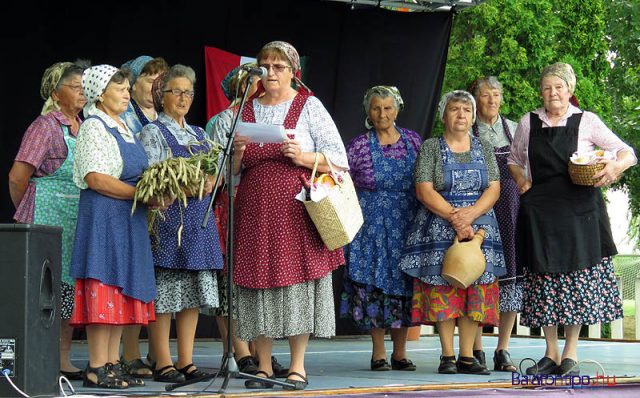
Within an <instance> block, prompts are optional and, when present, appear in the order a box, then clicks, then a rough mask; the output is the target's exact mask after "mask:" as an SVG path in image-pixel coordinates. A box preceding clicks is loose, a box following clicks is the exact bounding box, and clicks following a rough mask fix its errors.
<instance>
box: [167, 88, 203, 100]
mask: <svg viewBox="0 0 640 398" xmlns="http://www.w3.org/2000/svg"><path fill="white" fill-rule="evenodd" d="M162 92H163V93H171V94H173V95H175V96H176V97H180V96H182V95H184V96H185V97H187V98H193V96H194V95H195V94H196V93H195V92H194V91H191V90H180V89H178V88H173V89H171V90H163V91H162Z"/></svg>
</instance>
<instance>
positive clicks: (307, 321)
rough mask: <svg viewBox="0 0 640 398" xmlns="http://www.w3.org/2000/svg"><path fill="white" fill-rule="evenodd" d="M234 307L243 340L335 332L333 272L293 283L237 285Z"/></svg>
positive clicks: (315, 335) (319, 335) (325, 335)
mask: <svg viewBox="0 0 640 398" xmlns="http://www.w3.org/2000/svg"><path fill="white" fill-rule="evenodd" d="M237 289H238V290H237V293H238V301H237V305H236V306H235V309H234V310H235V312H236V319H237V321H238V337H239V338H240V339H242V340H244V341H251V340H254V339H255V338H256V337H258V336H260V335H264V336H265V337H269V338H274V339H278V338H285V337H289V336H296V335H299V334H305V333H311V334H312V335H313V336H314V337H332V336H334V335H335V330H336V324H335V310H334V300H333V286H332V281H331V273H329V274H327V275H326V276H324V277H322V278H320V279H315V280H311V281H308V282H302V283H298V284H295V285H291V286H285V287H278V288H272V289H247V288H243V287H240V286H238V287H237Z"/></svg>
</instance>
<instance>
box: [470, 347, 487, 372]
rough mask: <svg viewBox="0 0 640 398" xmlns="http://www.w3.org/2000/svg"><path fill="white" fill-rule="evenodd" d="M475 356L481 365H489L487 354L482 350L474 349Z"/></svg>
mask: <svg viewBox="0 0 640 398" xmlns="http://www.w3.org/2000/svg"><path fill="white" fill-rule="evenodd" d="M473 357H474V358H475V359H477V360H478V362H480V365H482V366H484V367H485V368H486V367H487V356H486V355H484V351H482V350H473Z"/></svg>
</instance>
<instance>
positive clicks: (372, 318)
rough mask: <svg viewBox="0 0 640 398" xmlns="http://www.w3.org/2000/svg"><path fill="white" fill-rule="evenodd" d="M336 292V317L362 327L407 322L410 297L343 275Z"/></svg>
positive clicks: (401, 325) (365, 328)
mask: <svg viewBox="0 0 640 398" xmlns="http://www.w3.org/2000/svg"><path fill="white" fill-rule="evenodd" d="M343 289H344V290H343V291H342V294H341V295H340V317H341V318H350V319H351V320H352V321H353V323H354V324H355V325H356V326H357V327H358V328H360V329H362V330H370V329H373V328H384V329H387V328H401V327H408V326H411V325H412V324H411V317H410V312H411V297H405V296H394V295H389V294H385V293H384V292H383V291H382V289H380V288H377V287H375V286H373V285H365V284H362V283H358V282H354V281H352V280H351V279H349V278H348V277H346V276H345V278H344V282H343Z"/></svg>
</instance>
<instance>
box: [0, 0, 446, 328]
mask: <svg viewBox="0 0 640 398" xmlns="http://www.w3.org/2000/svg"><path fill="white" fill-rule="evenodd" d="M12 8H13V11H12V12H11V13H9V12H6V13H5V14H4V16H5V18H12V19H14V20H15V21H14V22H18V24H20V25H21V26H22V27H21V28H18V29H9V28H8V27H7V26H8V25H9V24H3V26H2V27H0V44H1V48H2V51H3V57H2V58H3V61H2V62H1V63H0V68H1V69H0V70H1V71H2V72H1V76H2V78H3V83H2V89H3V90H2V92H3V94H2V95H3V97H4V99H3V101H2V107H1V109H2V110H1V112H2V114H1V117H0V131H1V133H2V134H1V140H2V145H1V149H0V151H1V152H0V156H1V157H2V162H1V165H2V167H1V170H0V173H2V183H1V184H0V186H1V191H0V200H1V201H2V202H1V206H0V212H1V213H0V217H1V221H2V222H11V221H12V216H13V212H14V208H13V204H12V203H11V200H10V197H9V192H8V183H7V175H8V172H9V169H10V168H11V165H12V162H13V159H14V157H15V155H16V153H17V151H18V147H19V145H20V140H21V138H22V135H23V133H24V131H25V130H26V128H27V127H28V126H29V124H30V123H31V122H32V121H33V120H34V119H35V118H36V117H37V116H38V114H39V112H40V108H41V107H42V104H43V100H42V99H41V98H40V96H39V91H40V79H41V77H42V73H43V72H44V70H45V69H46V68H47V67H48V66H50V65H51V64H53V63H54V62H58V61H73V60H75V59H77V58H84V59H89V60H90V61H91V62H92V64H93V65H97V64H102V63H107V64H111V65H114V66H120V65H121V64H122V63H124V62H125V61H127V60H129V59H131V58H134V57H137V56H139V55H143V54H146V55H151V56H162V57H164V58H165V59H166V60H167V62H169V64H176V63H181V64H185V65H189V66H191V67H193V68H194V70H195V71H196V75H197V77H198V81H197V83H196V97H195V100H194V102H193V105H192V108H191V111H190V113H189V115H188V116H187V119H188V121H189V122H190V123H191V124H196V125H199V126H204V125H205V123H206V122H207V120H206V111H205V102H204V101H205V96H204V95H203V94H202V93H203V92H204V91H205V90H206V89H207V88H206V87H205V72H204V71H205V67H204V47H205V46H213V47H218V48H220V49H223V50H226V51H230V52H232V53H235V54H240V55H255V54H256V53H257V52H258V51H259V50H260V48H261V47H262V45H263V44H265V43H267V42H269V41H272V40H284V41H288V42H290V43H291V44H293V45H294V46H295V47H296V48H297V50H298V52H299V53H300V55H305V56H308V57H309V70H308V71H307V72H305V74H306V76H307V77H306V80H307V83H308V85H309V87H310V88H311V89H312V90H313V91H314V93H315V94H316V96H317V97H318V98H319V99H320V100H321V101H322V102H323V104H324V105H325V107H326V108H327V110H328V111H329V112H330V113H331V114H332V116H333V117H334V120H335V122H336V124H337V126H338V129H339V131H340V132H341V134H342V137H343V140H344V141H345V143H348V142H349V140H350V139H351V138H353V137H354V136H356V135H358V134H360V133H362V132H364V124H363V122H364V117H365V114H364V111H363V109H362V97H363V94H364V92H365V90H366V89H367V88H369V87H371V86H374V85H380V84H384V85H395V86H397V87H398V88H399V89H400V92H401V93H402V96H403V98H404V101H405V106H406V107H405V110H404V111H403V112H401V113H400V115H399V118H398V125H399V126H402V127H406V128H409V129H412V130H415V131H417V132H419V133H420V134H422V135H423V136H424V137H429V136H430V130H431V127H432V126H433V121H434V116H435V113H436V106H437V101H438V97H439V93H440V89H441V83H442V78H443V75H444V67H445V61H446V55H447V47H448V41H449V33H450V29H451V24H452V20H453V17H452V14H450V13H401V12H393V11H387V10H382V9H377V8H369V9H359V8H357V9H355V10H351V8H350V6H349V5H348V4H344V3H339V2H327V1H319V0H233V1H209V2H196V1H185V2H175V1H169V0H153V1H148V0H142V1H121V0H113V1H110V2H106V3H104V2H103V3H99V2H86V1H77V0H70V1H64V2H61V1H45V2H28V1H25V2H13V3H12ZM11 25H13V24H11ZM198 93H200V94H198ZM5 266H6V265H5ZM339 279H340V278H339V275H336V278H335V280H336V284H335V287H336V295H338V294H339V290H340V289H339V286H340V285H339ZM348 331H350V327H349V326H348V325H347V324H346V323H344V322H339V324H338V333H339V334H344V333H345V332H348Z"/></svg>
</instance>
